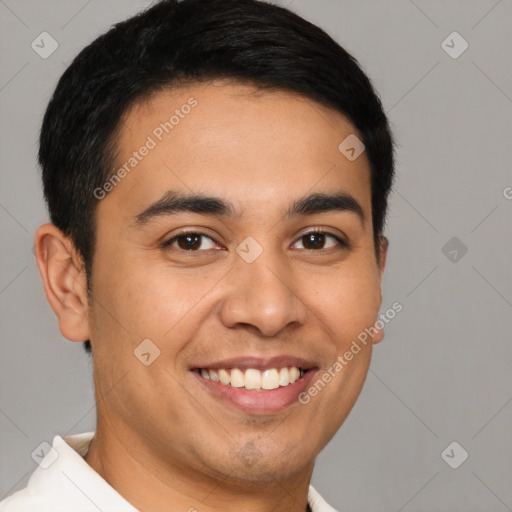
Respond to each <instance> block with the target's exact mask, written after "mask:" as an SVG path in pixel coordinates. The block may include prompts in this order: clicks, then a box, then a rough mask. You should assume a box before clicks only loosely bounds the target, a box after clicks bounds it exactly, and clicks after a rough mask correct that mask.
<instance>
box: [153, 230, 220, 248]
mask: <svg viewBox="0 0 512 512" xmlns="http://www.w3.org/2000/svg"><path fill="white" fill-rule="evenodd" d="M163 247H164V248H166V247H176V248H178V249H182V250H184V251H199V250H208V249H216V248H217V247H219V246H218V244H217V243H216V242H215V241H214V240H213V239H212V238H210V237H209V236H207V235H205V234H203V233H194V232H190V233H181V234H179V235H176V236H173V237H172V238H171V239H169V240H167V242H164V244H163Z"/></svg>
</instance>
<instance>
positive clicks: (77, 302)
mask: <svg viewBox="0 0 512 512" xmlns="http://www.w3.org/2000/svg"><path fill="white" fill-rule="evenodd" d="M34 253H35V256H36V262H37V267H38V269H39V273H40V274H41V279H42V281H43V286H44V291H45V294H46V298H47V300H48V302H49V303H50V306H51V308H52V309H53V311H54V312H55V314H56V315H57V317H58V319H59V328H60V332H61V334H62V335H63V336H64V337H65V338H67V339H68V340H71V341H86V340H88V339H89V322H88V300H87V288H86V286H87V281H86V275H85V269H83V266H82V260H81V258H80V257H79V256H78V253H77V251H76V249H75V247H74V245H73V243H72V241H71V240H70V239H69V238H68V237H67V236H66V235H65V234H64V233H63V232H62V231H60V230H59V229H58V228H57V227H56V226H55V225H53V224H49V223H48V224H44V225H42V226H40V227H39V229H38V230H37V232H36V236H35V240H34Z"/></svg>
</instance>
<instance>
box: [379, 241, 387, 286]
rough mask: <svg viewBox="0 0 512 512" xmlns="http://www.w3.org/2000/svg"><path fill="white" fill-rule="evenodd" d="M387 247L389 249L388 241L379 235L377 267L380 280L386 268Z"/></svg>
mask: <svg viewBox="0 0 512 512" xmlns="http://www.w3.org/2000/svg"><path fill="white" fill-rule="evenodd" d="M388 247H389V240H388V239H387V238H386V237H385V236H384V235H380V237H379V258H378V262H377V264H378V267H379V272H380V275H381V278H382V274H383V273H384V269H385V267H386V258H387V255H388Z"/></svg>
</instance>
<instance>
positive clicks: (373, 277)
mask: <svg viewBox="0 0 512 512" xmlns="http://www.w3.org/2000/svg"><path fill="white" fill-rule="evenodd" d="M189 98H193V99H194V100H189ZM194 102H197V103H194ZM187 104H188V105H189V106H190V108H187V107H183V106H184V105H187ZM175 110H179V113H178V114H176V117H175V118H174V119H173V120H172V123H173V125H172V126H173V128H172V129H169V127H167V129H168V131H169V133H166V131H165V130H163V129H162V128H161V127H160V124H161V123H164V122H166V121H168V120H169V118H170V116H171V115H172V114H174V113H175ZM177 118H179V121H178V122H176V119H177ZM158 127H160V129H158ZM351 134H357V131H356V130H355V128H354V127H353V125H352V124H351V123H349V122H348V121H347V120H346V119H345V118H344V117H343V116H342V115H341V114H339V113H337V112H335V111H333V110H331V109H328V108H326V107H324V106H321V105H319V104H317V103H315V102H313V101H312V100H306V99H304V98H301V97H298V96H295V95H292V94H288V93H284V92H266V93H258V92H256V91H255V89H253V88H252V87H250V86H243V85H233V84H230V85H229V84H226V83H221V82H215V83H210V84H208V85H206V84H200V85H194V86H189V87H187V88H181V89H173V90H169V91H165V92H159V93H158V94H156V95H155V96H154V97H152V98H151V99H149V100H148V101H146V102H143V103H139V104H137V105H136V106H135V107H134V108H132V109H131V110H130V111H129V112H128V114H127V115H126V116H125V118H124V120H123V123H122V127H121V130H120V133H119V139H118V143H119V154H118V158H117V166H118V167H116V169H117V168H119V167H121V166H122V165H123V164H124V163H126V162H128V161H129V159H130V157H133V152H134V151H138V155H139V157H138V158H139V159H138V160H137V163H136V165H135V166H133V167H130V165H128V166H127V168H129V169H130V171H129V172H128V173H126V176H125V177H123V178H122V180H121V181H120V182H119V183H117V184H116V186H115V187H113V190H111V191H110V192H109V193H108V194H107V195H106V197H105V198H104V199H102V200H101V201H99V204H98V207H97V217H96V223H97V240H96V252H95V255H94V264H93V274H92V290H93V297H94V300H93V301H92V302H91V309H90V316H89V322H90V329H91V342H92V346H93V354H94V369H95V383H96V392H97V396H98V418H99V428H107V429H111V430H112V431H114V430H115V431H116V435H117V436H121V437H123V439H124V441H125V442H128V441H129V442H130V443H131V444H130V446H131V448H130V449H133V450H134V451H137V452H138V453H139V454H145V455H146V456H148V457H152V459H153V463H155V464H158V465H161V467H165V466H166V465H167V466H173V467H174V468H181V470H182V471H194V472H195V474H196V475H197V474H203V475H210V476H216V477H218V476H219V474H222V475H230V476H231V477H233V478H241V479H244V480H266V479H274V478H279V477H286V476H290V475H292V474H293V473H295V472H297V471H300V470H305V471H311V470H312V467H313V461H314V458H315V457H316V455H317V454H318V453H319V451H320V450H321V449H322V448H323V447H324V445H325V444H326V443H327V442H328V441H329V440H330V439H331V437H332V436H333V435H334V433H335V432H336V430H337V429H338V428H339V426H340V425H341V424H342V422H343V421H344V419H345V418H346V416H347V415H348V413H349V411H350V409H351V408H352V406H353V404H354V402H355V401H356V399H357V396H358V394H359V392H360V390H361V388H362V385H363V382H364V380H365V377H366V373H367V370H368V365H369V362H370V357H371V342H370V343H368V344H367V345H366V346H362V350H361V351H360V352H359V353H358V354H357V355H355V356H354V358H353V359H352V360H351V361H350V363H349V364H348V365H346V366H345V367H344V368H343V369H342V370H341V371H339V372H338V373H337V374H336V375H335V377H334V378H332V379H331V382H329V383H328V384H326V385H325V387H323V389H322V390H321V391H320V392H319V393H318V394H317V396H315V397H314V398H312V399H311V400H310V401H309V403H307V404H303V403H301V402H300V401H299V400H298V399H297V397H298V395H299V393H301V392H303V391H307V389H308V388H309V387H311V386H312V385H313V384H314V383H315V382H316V381H317V380H318V379H319V378H321V377H322V375H323V374H324V373H325V372H326V370H327V369H328V368H330V367H331V366H332V365H333V363H334V362H335V361H336V360H337V357H338V356H339V355H342V354H344V353H345V352H346V351H347V350H349V348H350V346H351V343H352V341H353V340H355V339H357V336H358V334H359V333H361V332H362V331H364V329H365V328H367V327H369V326H371V325H373V323H374V322H375V320H376V318H377V314H378V310H379V307H380V304H381V292H380V281H381V271H382V268H383V260H381V262H380V267H379V262H378V261H377V260H376V257H375V252H374V246H373V231H372V219H371V189H370V170H369V163H368V160H367V158H366V155H365V153H363V154H361V156H359V157H358V158H357V159H356V160H354V161H350V160H349V159H347V158H346V157H345V156H344V154H342V153H341V152H340V150H339V149H338V146H339V144H340V143H341V142H342V141H343V140H344V139H345V138H346V137H347V136H349V135H351ZM148 137H150V139H151V141H152V142H151V141H150V140H149V139H148ZM160 139H161V140H160ZM143 145H146V146H147V147H150V149H149V150H148V151H147V152H146V151H144V150H143V151H142V152H140V151H139V148H140V147H141V146H143ZM152 146H154V147H152ZM141 153H147V155H146V156H142V155H141ZM136 158H137V157H136ZM131 163H132V164H133V163H134V161H132V162H131ZM122 174H124V173H122ZM166 194H168V196H167V197H168V198H170V197H171V196H172V197H173V198H174V199H176V198H177V197H179V196H195V197H196V200H195V201H193V202H190V201H187V200H185V199H184V198H181V201H179V202H178V204H179V205H181V208H178V209H175V208H174V209H173V208H172V205H169V204H168V205H167V206H162V203H160V207H159V208H153V209H151V210H149V211H148V212H146V214H144V215H141V213H142V212H144V211H146V210H147V209H148V208H149V207H150V206H151V205H152V204H153V203H155V202H157V201H159V200H161V199H162V198H163V197H164V196H165V195H166ZM315 194H324V195H326V196H327V195H328V196H329V197H333V196H335V195H344V196H345V199H344V200H342V201H340V200H337V201H333V200H331V201H326V200H325V197H324V199H323V200H322V199H321V198H320V199H319V198H316V199H315V198H314V197H313V198H310V196H314V195H315ZM204 197H208V198H216V199H217V201H213V202H212V201H209V202H205V201H203V200H201V198H204ZM347 197H349V198H352V202H350V200H349V201H347V200H346V198H347ZM308 198H310V200H309V201H307V199H308ZM301 200H306V202H303V203H302V205H301V204H299V201H301ZM220 202H223V203H226V205H227V206H226V207H224V208H222V205H221V204H220ZM356 203H357V204H358V205H359V206H360V208H361V210H362V214H363V215H362V216H361V215H359V214H358V213H357V211H355V209H354V205H355V206H357V204H356ZM174 206H175V204H174ZM294 206H295V208H294ZM297 206H299V207H297ZM300 206H302V207H300ZM194 210H195V211H194ZM201 210H202V211H201ZM315 231H320V232H321V233H315ZM322 232H323V234H322ZM184 233H185V234H184ZM187 233H188V234H187ZM345 244H346V245H345ZM383 252H384V253H385V250H383ZM146 339H149V340H151V342H145V343H146V345H143V346H142V349H137V347H138V346H139V345H140V343H141V342H142V341H143V340H146ZM378 339H380V336H377V337H376V338H375V339H374V340H373V341H374V342H375V341H378ZM153 344H154V345H153ZM154 346H156V347H158V349H159V351H160V355H159V356H158V357H157V358H156V359H154V361H153V358H154V357H155V355H156V353H157V351H156V349H155V348H154ZM136 349H137V350H136ZM134 350H135V352H136V353H138V354H139V356H140V353H141V352H143V353H144V354H146V355H143V356H142V357H140V358H138V357H136V355H135V354H134ZM147 354H149V355H147ZM140 359H142V361H144V362H146V363H148V362H151V361H152V362H151V364H147V365H146V364H143V362H141V360H140ZM292 367H298V368H302V369H305V370H307V371H306V372H305V373H304V375H303V376H302V377H301V378H299V380H297V381H295V382H294V383H292V384H288V385H285V384H286V373H288V375H289V376H293V374H294V373H297V372H296V370H293V369H292V370H290V368H292ZM285 368H287V369H288V370H284V369H285ZM201 369H203V370H207V371H208V370H212V371H214V372H215V373H213V378H214V380H212V379H207V378H205V377H204V376H202V375H201V372H200V370H201ZM235 369H238V370H240V371H238V370H235ZM248 369H249V371H247V370H248ZM273 369H275V370H276V371H277V377H276V372H275V371H274V370H273ZM223 370H226V371H223ZM265 370H267V372H266V373H265V374H263V372H264V371H265ZM202 373H203V375H206V372H205V371H203V372H202ZM219 374H220V375H221V377H222V379H223V380H224V382H225V383H224V384H223V383H221V382H216V381H215V380H216V379H215V375H219ZM262 374H263V377H261V375H262ZM219 378H220V377H219ZM228 378H229V379H230V382H231V384H234V385H231V384H227V383H226V382H227V380H226V379H228ZM244 379H245V380H244ZM276 379H281V385H279V382H278V381H276ZM259 380H262V381H263V382H264V384H265V387H274V388H275V386H276V382H277V385H278V386H279V387H278V388H276V389H270V390H269V389H266V390H265V389H263V390H262V389H260V390H258V389H249V390H248V389H246V386H247V387H249V388H251V387H255V388H257V387H258V381H259ZM292 380H293V378H292ZM237 386H238V387H237ZM101 397H105V398H101ZM155 461H157V462H155Z"/></svg>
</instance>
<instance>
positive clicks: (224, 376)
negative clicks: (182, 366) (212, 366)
mask: <svg viewBox="0 0 512 512" xmlns="http://www.w3.org/2000/svg"><path fill="white" fill-rule="evenodd" d="M201 374H202V370H201ZM219 379H220V382H221V384H224V386H227V385H228V384H229V383H230V382H231V377H230V376H229V373H228V372H227V371H226V370H219Z"/></svg>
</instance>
